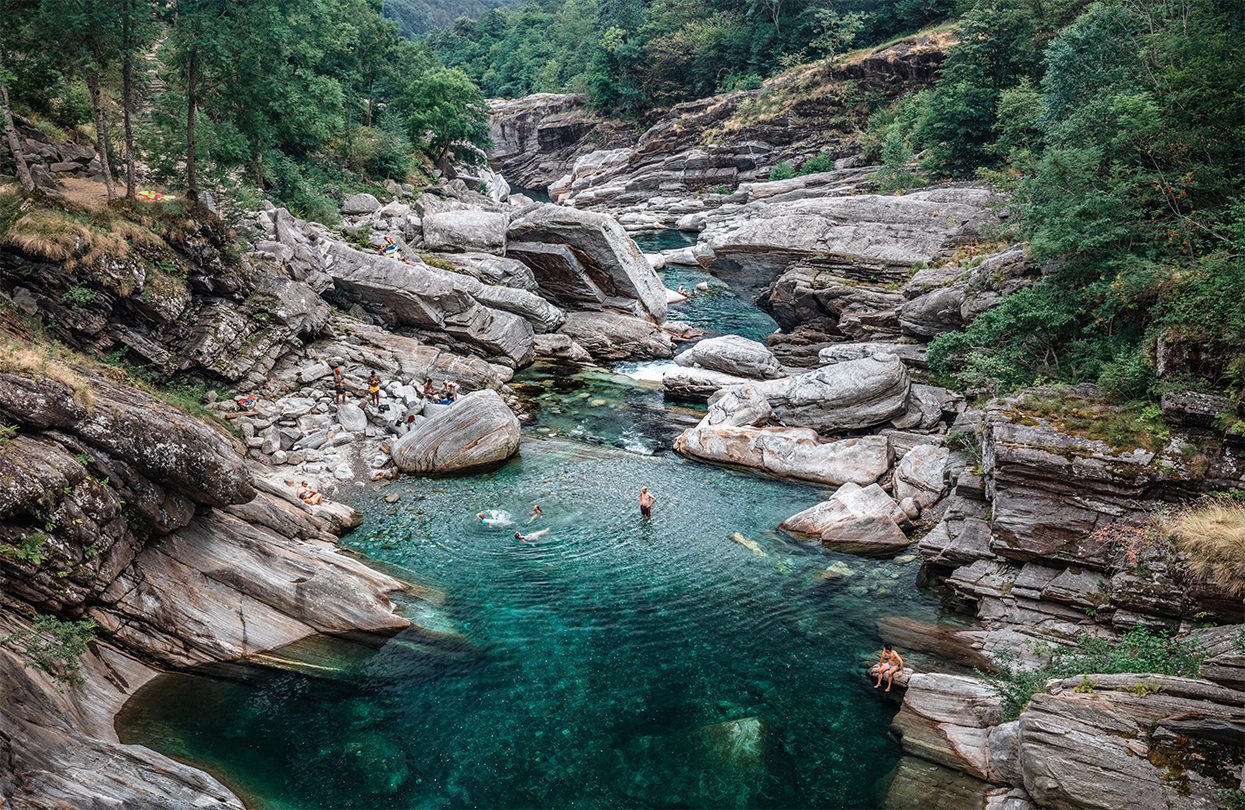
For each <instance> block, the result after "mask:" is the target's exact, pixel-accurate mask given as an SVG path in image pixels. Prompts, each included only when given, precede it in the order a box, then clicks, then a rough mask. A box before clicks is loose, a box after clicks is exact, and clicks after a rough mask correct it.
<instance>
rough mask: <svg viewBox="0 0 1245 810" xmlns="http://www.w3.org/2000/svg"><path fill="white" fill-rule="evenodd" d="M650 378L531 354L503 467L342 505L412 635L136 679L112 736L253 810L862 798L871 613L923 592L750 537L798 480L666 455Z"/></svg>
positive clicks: (878, 736) (871, 693)
mask: <svg viewBox="0 0 1245 810" xmlns="http://www.w3.org/2000/svg"><path fill="white" fill-rule="evenodd" d="M712 300H713V299H712V298H706V299H702V301H704V302H709V301H712ZM723 300H726V299H723ZM739 311H740V312H741V314H743V315H746V308H745V307H743V306H740V309H739ZM659 372H660V369H659V368H657V367H656V366H655V364H646V363H640V364H620V365H619V366H618V367H616V368H615V369H614V370H612V371H611V370H604V369H596V368H586V369H578V370H570V369H567V368H565V367H559V366H553V365H537V366H533V367H531V368H529V369H526V370H524V371H523V372H522V373H521V374H519V375H517V376H516V378H515V380H514V382H513V383H512V385H513V387H514V388H515V389H516V390H517V391H518V392H519V394H520V397H521V399H522V400H523V404H524V408H525V410H526V411H527V412H528V414H529V415H530V417H531V422H530V423H529V424H528V426H527V427H526V428H525V434H526V436H527V438H526V439H525V440H524V443H523V446H522V448H521V452H520V455H519V457H518V458H517V459H515V460H513V461H511V462H510V463H508V464H506V465H505V466H504V467H503V468H501V469H499V470H495V471H492V472H489V473H484V474H480V475H474V476H468V477H463V478H455V479H418V478H408V479H403V480H401V481H397V482H393V483H392V484H389V485H387V486H384V487H383V488H380V489H372V490H368V491H367V492H366V493H365V494H364V495H362V496H361V498H362V499H361V501H360V502H359V503H358V504H357V505H358V506H359V507H360V508H361V509H362V510H363V513H364V514H365V516H366V520H365V522H364V524H363V525H362V526H361V527H360V529H359V530H357V531H356V532H355V533H354V534H353V535H351V536H350V537H348V538H346V539H345V540H344V541H343V543H344V544H345V545H348V546H350V547H353V548H356V549H358V550H359V551H361V552H363V553H364V554H366V555H368V556H369V557H371V558H372V559H374V560H377V561H379V562H380V563H381V564H383V565H384V566H387V567H389V568H391V569H392V570H394V571H396V572H397V573H398V574H399V575H400V576H402V577H404V578H406V579H408V580H410V581H411V582H413V583H415V584H417V585H420V586H426V587H427V588H430V589H435V591H436V592H441V593H443V594H444V599H443V600H438V599H435V598H434V599H432V600H431V601H430V602H429V601H411V602H409V603H408V604H407V606H406V610H407V611H408V613H409V615H411V616H412V618H413V619H415V620H416V621H417V622H419V623H420V624H421V625H423V627H425V628H430V629H429V630H409V631H405V632H403V633H401V634H399V635H397V636H395V637H393V638H392V639H389V640H388V641H386V642H384V643H379V642H376V641H373V643H370V644H358V643H353V642H351V643H346V642H339V641H333V640H328V639H316V640H312V641H310V642H308V643H304V644H300V645H296V648H297V649H291V650H286V651H280V652H278V653H277V654H276V656H277V658H279V659H283V660H287V661H301V662H304V663H303V664H301V665H298V666H294V667H292V668H291V667H290V666H287V665H285V664H280V665H278V666H277V667H276V668H274V667H272V666H256V665H247V666H243V665H229V666H221V667H214V668H212V670H211V671H205V672H197V673H184V674H177V675H170V676H164V677H161V678H157V679H156V680H154V681H153V682H152V683H151V684H149V685H148V686H146V687H144V688H143V689H142V690H140V692H139V693H138V694H137V695H136V696H135V697H134V698H133V699H132V700H131V701H130V702H129V703H128V704H127V705H126V707H125V709H124V710H123V712H122V713H121V714H120V715H119V716H118V718H117V730H118V733H119V735H120V736H121V738H122V740H123V741H125V742H133V743H140V744H144V745H148V746H150V747H152V748H154V749H156V750H159V751H162V752H164V753H167V754H169V755H171V756H174V757H177V758H179V759H182V760H184V761H188V762H191V763H193V764H196V765H198V766H200V767H204V768H206V769H208V770H210V771H211V772H212V773H214V774H215V775H217V776H218V777H219V778H221V779H222V780H223V781H225V782H226V783H227V784H228V785H229V786H230V787H231V788H233V789H234V790H235V791H236V792H238V793H239V794H240V795H242V796H244V798H245V800H246V802H247V804H248V805H249V806H251V807H253V808H273V809H274V810H286V809H287V808H288V809H290V810H293V809H294V808H298V809H300V810H301V809H302V808H322V807H333V808H339V807H340V808H440V807H507V808H508V807H550V808H597V807H871V806H876V805H877V804H878V802H879V800H880V797H881V794H882V790H883V785H882V784H881V783H882V782H884V781H885V776H886V775H887V774H888V772H889V771H890V770H891V769H892V768H893V767H894V765H895V764H896V763H897V762H898V759H899V755H900V748H899V746H898V744H897V743H896V742H895V741H894V740H892V739H891V738H890V737H889V736H888V733H887V727H888V725H889V723H890V719H891V717H892V716H893V715H894V713H895V711H896V709H897V707H898V704H897V702H896V701H895V699H894V697H891V698H889V699H888V698H887V697H885V696H883V695H882V694H880V693H879V692H877V691H875V690H873V689H872V688H871V686H870V684H869V682H868V681H867V680H866V678H865V677H864V675H863V668H864V666H865V664H866V663H867V662H869V660H870V659H872V658H874V657H875V656H876V651H877V649H878V648H879V646H880V641H881V639H880V638H879V637H878V635H877V633H876V631H875V629H874V622H875V620H876V619H877V618H880V617H884V616H895V615H905V616H911V617H913V618H917V619H923V620H932V619H934V618H935V617H936V616H937V615H938V612H939V611H938V604H937V600H936V599H935V598H934V597H932V596H929V595H926V594H924V593H922V592H921V591H919V590H918V589H917V588H916V586H915V584H914V582H915V579H916V573H917V570H916V566H917V563H916V562H915V561H913V560H909V561H907V562H900V561H896V560H889V561H881V560H865V559H856V558H851V557H846V556H843V555H837V554H832V553H830V552H827V551H825V550H824V549H822V548H821V547H820V545H818V544H804V543H798V542H795V541H793V540H791V539H790V538H788V537H785V536H784V535H782V534H781V533H779V532H778V531H776V529H775V527H776V526H777V525H778V524H779V523H780V522H781V521H782V520H783V519H784V518H786V517H788V516H789V515H791V514H793V513H794V512H797V511H799V510H801V509H804V508H806V507H808V506H811V505H812V504H814V503H816V502H818V501H820V500H822V499H823V498H824V497H825V495H826V493H825V492H824V491H821V490H818V489H815V488H812V487H808V486H804V485H798V484H791V483H785V482H780V481H775V480H771V479H767V478H761V477H757V476H752V475H747V474H744V473H739V472H734V471H729V470H724V469H720V468H717V467H712V466H707V465H702V464H696V463H692V462H688V461H686V460H683V459H681V458H679V457H678V456H676V455H674V454H673V453H671V452H670V451H669V449H668V448H669V447H670V441H671V440H672V439H673V436H674V435H675V434H676V433H677V432H678V430H679V429H680V426H681V425H683V424H687V423H691V422H694V421H695V420H696V419H698V418H699V416H700V413H701V410H700V409H698V408H695V407H690V406H687V407H683V406H675V405H671V404H670V403H665V402H664V401H663V397H662V393H661V388H660V385H659V384H657V383H654V382H652V380H653V379H654V378H656V379H659ZM637 378H647V380H648V381H646V380H645V379H637ZM641 486H649V487H651V488H652V490H653V492H654V493H655V494H656V495H657V497H658V502H657V505H656V507H655V508H654V514H653V518H652V520H651V521H646V520H642V519H640V517H639V514H638V506H637V497H638V492H639V488H640V487H641ZM390 501H392V502H390ZM535 503H539V504H540V505H541V507H542V508H543V510H544V513H545V517H544V518H542V519H540V520H538V521H535V522H533V523H531V524H528V522H527V520H528V515H529V513H530V511H531V508H532V505H533V504H535ZM486 510H487V511H489V512H490V513H492V514H504V515H509V516H511V518H512V520H513V522H514V524H515V525H513V526H509V525H507V526H496V527H484V526H481V525H480V524H479V523H478V522H477V521H476V520H475V515H476V514H477V513H478V512H481V511H486ZM515 530H520V531H523V532H526V533H529V534H534V533H535V532H538V531H544V532H545V533H544V534H542V535H541V536H539V537H531V538H530V541H529V542H530V543H531V545H528V544H525V543H523V542H521V541H520V540H517V539H516V538H515V537H514V531H515ZM901 559H902V558H901ZM828 566H834V568H835V569H836V570H837V571H838V572H839V573H840V574H842V573H843V571H844V570H846V572H847V575H846V576H837V577H833V578H828V577H826V576H824V574H825V573H826V569H827V567H828ZM307 662H310V664H308V663H307ZM269 663H270V664H271V663H273V661H272V659H271V658H270V659H269Z"/></svg>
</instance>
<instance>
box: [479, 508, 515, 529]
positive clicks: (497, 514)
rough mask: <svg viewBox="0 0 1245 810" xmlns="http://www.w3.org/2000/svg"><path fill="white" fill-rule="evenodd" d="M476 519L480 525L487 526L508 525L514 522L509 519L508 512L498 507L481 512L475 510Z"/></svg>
mask: <svg viewBox="0 0 1245 810" xmlns="http://www.w3.org/2000/svg"><path fill="white" fill-rule="evenodd" d="M476 521H477V522H478V523H479V524H480V525H481V526H487V527H489V528H493V527H503V526H510V525H513V524H514V520H513V519H511V517H510V513H509V512H503V511H502V510H500V509H487V510H485V511H483V512H477V513H476Z"/></svg>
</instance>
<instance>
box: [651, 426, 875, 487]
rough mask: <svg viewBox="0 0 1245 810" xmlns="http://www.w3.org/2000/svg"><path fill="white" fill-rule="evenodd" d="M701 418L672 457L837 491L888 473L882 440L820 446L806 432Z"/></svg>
mask: <svg viewBox="0 0 1245 810" xmlns="http://www.w3.org/2000/svg"><path fill="white" fill-rule="evenodd" d="M708 419H709V417H706V418H705V419H702V420H701V422H700V424H699V425H697V426H696V427H694V428H689V429H687V430H685V431H683V433H682V434H680V435H679V437H678V438H677V439H675V441H674V449H675V451H676V452H678V453H680V454H682V455H684V456H688V457H689V458H695V459H698V460H701V461H708V462H712V463H715V464H725V465H728V466H732V467H746V468H749V469H754V470H762V471H764V472H768V473H770V474H771V475H777V476H780V477H783V478H795V479H798V480H801V481H812V482H814V483H818V484H832V485H835V486H838V485H840V484H845V483H847V482H849V481H851V482H853V483H856V484H862V485H864V484H871V483H873V482H874V481H876V480H877V479H878V478H879V477H880V476H882V474H884V473H885V472H886V471H887V470H888V469H889V468H890V445H889V444H888V442H887V441H886V439H884V438H882V437H880V436H862V437H859V438H853V439H843V440H841V441H837V442H824V443H823V442H820V441H818V438H817V434H816V433H815V432H814V431H812V430H809V429H807V428H784V427H753V426H749V425H730V424H719V425H710V424H707V422H708Z"/></svg>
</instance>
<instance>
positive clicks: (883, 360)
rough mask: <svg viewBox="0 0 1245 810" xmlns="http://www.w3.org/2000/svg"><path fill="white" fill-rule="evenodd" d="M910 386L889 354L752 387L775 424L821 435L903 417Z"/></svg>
mask: <svg viewBox="0 0 1245 810" xmlns="http://www.w3.org/2000/svg"><path fill="white" fill-rule="evenodd" d="M911 386H912V381H911V379H910V378H909V377H908V371H907V369H906V368H905V367H904V364H903V363H902V362H901V361H900V359H899V358H898V357H896V356H895V355H892V354H883V355H877V356H874V357H863V358H861V359H859V360H849V361H847V362H843V363H835V364H834V365H831V366H825V367H823V368H819V369H817V370H816V371H810V372H808V373H807V374H798V375H796V376H794V377H785V378H783V379H779V380H769V381H766V382H761V383H757V384H756V388H757V390H758V391H760V392H761V394H762V395H763V396H764V397H765V398H766V399H768V400H769V404H770V407H771V408H772V409H773V412H774V419H775V420H777V421H779V422H781V423H782V424H784V425H791V426H794V427H809V428H813V429H814V430H817V431H819V432H821V433H833V432H836V431H842V430H859V429H861V428H867V427H872V426H874V425H880V424H882V423H884V422H887V421H889V420H890V419H892V418H893V417H896V416H899V415H900V414H902V413H904V412H905V411H906V410H907V408H908V394H909V391H910V389H911Z"/></svg>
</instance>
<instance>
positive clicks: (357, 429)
mask: <svg viewBox="0 0 1245 810" xmlns="http://www.w3.org/2000/svg"><path fill="white" fill-rule="evenodd" d="M337 422H338V424H340V425H341V426H342V427H343V428H345V429H346V430H348V431H350V432H351V433H362V432H363V431H364V430H365V429H367V413H366V412H365V411H364V410H363V409H362V408H360V407H359V406H358V405H355V404H354V403H353V402H343V403H342V404H341V405H338V406H337Z"/></svg>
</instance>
